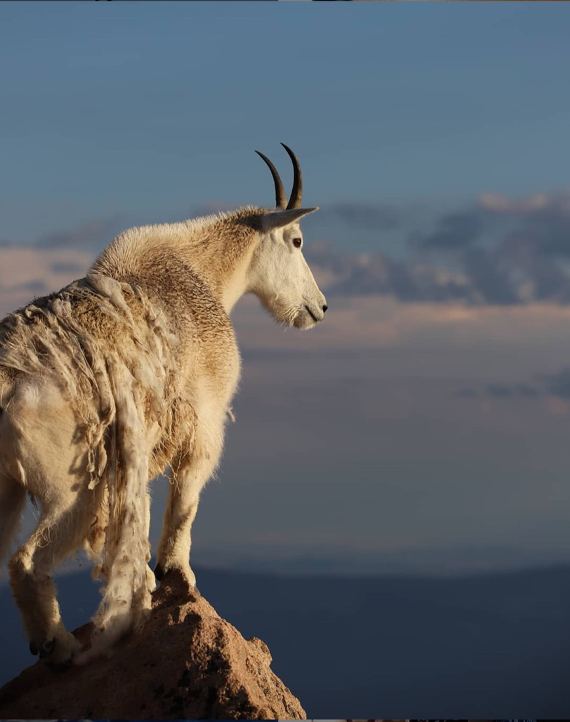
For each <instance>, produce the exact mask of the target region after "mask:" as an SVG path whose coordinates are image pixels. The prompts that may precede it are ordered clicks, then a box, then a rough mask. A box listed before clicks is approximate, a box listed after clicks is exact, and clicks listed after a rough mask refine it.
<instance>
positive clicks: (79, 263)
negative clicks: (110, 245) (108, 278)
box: [0, 245, 94, 317]
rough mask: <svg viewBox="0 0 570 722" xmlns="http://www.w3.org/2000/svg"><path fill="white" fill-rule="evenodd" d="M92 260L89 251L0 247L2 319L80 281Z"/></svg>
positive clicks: (0, 310) (0, 306)
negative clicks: (48, 294) (30, 303)
mask: <svg viewBox="0 0 570 722" xmlns="http://www.w3.org/2000/svg"><path fill="white" fill-rule="evenodd" d="M93 260H94V253H91V252H89V251H87V250H74V249H71V248H41V247H40V248H38V247H36V246H16V245H10V246H4V247H0V317H2V316H4V315H5V314H6V313H9V312H11V311H13V310H15V309H16V308H19V307H21V306H23V305H25V304H26V303H29V302H30V301H32V300H33V298H34V296H42V295H45V294H46V293H49V292H51V291H57V290H59V289H60V288H62V287H63V286H66V285H67V284H68V283H70V282H71V281H73V280H74V279H76V278H81V277H82V276H84V275H85V273H86V272H87V269H88V268H89V266H90V265H91V264H92V263H93Z"/></svg>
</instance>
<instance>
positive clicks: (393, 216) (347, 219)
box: [321, 201, 402, 231]
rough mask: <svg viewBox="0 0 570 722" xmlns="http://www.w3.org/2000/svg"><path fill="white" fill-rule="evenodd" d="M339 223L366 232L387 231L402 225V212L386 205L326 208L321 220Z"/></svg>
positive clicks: (337, 204)
mask: <svg viewBox="0 0 570 722" xmlns="http://www.w3.org/2000/svg"><path fill="white" fill-rule="evenodd" d="M327 217H328V218H331V219H333V220H335V221H340V222H341V223H344V224H345V225H347V226H349V227H351V228H355V229H356V228H361V229H364V230H368V231H375V230H378V231H389V230H392V229H394V228H398V227H399V226H400V225H401V223H402V211H401V210H400V208H398V207H397V206H395V205H391V204H388V203H376V204H372V203H357V202H354V201H350V202H339V203H334V204H332V205H329V206H327V207H326V208H324V209H323V211H322V213H321V218H322V219H324V220H326V219H327Z"/></svg>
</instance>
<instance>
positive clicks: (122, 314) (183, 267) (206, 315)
mask: <svg viewBox="0 0 570 722" xmlns="http://www.w3.org/2000/svg"><path fill="white" fill-rule="evenodd" d="M312 210H315V209H299V208H297V209H291V210H282V209H277V210H267V209H260V208H253V207H248V208H244V209H241V210H239V211H236V212H234V213H229V214H222V215H219V216H210V217H207V218H202V219H198V220H194V221H187V222H185V223H174V224H170V225H162V226H150V227H145V228H135V229H131V230H129V231H126V232H125V233H123V234H122V235H121V236H119V237H118V238H116V239H115V241H114V242H113V243H112V244H111V245H110V246H109V247H108V248H107V249H106V250H105V251H104V252H103V253H102V254H101V255H100V257H99V258H98V259H97V261H96V262H95V264H94V265H93V267H92V268H91V270H90V272H89V273H88V274H87V276H86V277H85V278H84V279H81V280H79V281H75V282H73V283H72V284H70V285H69V286H67V287H66V288H64V289H62V290H61V291H59V292H58V293H54V294H51V295H49V296H46V297H44V298H39V299H36V300H35V301H34V302H33V303H31V304H29V305H28V306H26V307H25V308H23V309H21V310H19V311H17V312H15V313H13V314H11V315H9V316H7V317H6V318H5V319H4V320H3V321H2V322H1V323H0V560H1V558H2V557H3V556H5V553H6V551H7V549H8V546H9V543H10V540H11V539H12V538H13V536H14V535H15V533H16V531H17V529H18V526H19V521H20V517H21V514H22V510H23V508H24V503H25V498H26V494H29V495H30V496H31V497H32V499H33V500H36V501H38V502H39V503H40V504H41V510H42V512H41V517H40V520H39V523H38V525H37V528H36V529H35V530H34V532H33V533H32V534H31V536H30V537H29V539H27V541H26V542H25V543H24V544H23V545H22V546H21V547H20V549H18V551H17V552H16V553H15V555H14V556H13V557H12V558H11V560H10V562H9V570H10V583H11V587H12V591H13V594H14V597H15V600H16V603H17V604H18V606H19V608H20V611H21V613H22V618H23V622H24V627H25V630H26V632H27V635H28V637H29V639H30V648H31V650H32V652H34V653H38V652H39V653H40V655H42V656H47V655H49V656H50V657H51V659H52V660H53V661H54V662H56V663H61V662H65V661H67V660H69V659H70V658H71V657H72V656H74V655H75V658H76V661H79V662H81V661H85V660H86V659H87V658H88V657H89V655H95V654H99V653H101V652H102V651H106V650H108V649H109V648H110V646H111V644H112V643H113V641H115V640H116V639H117V638H118V637H119V636H120V635H122V634H123V633H124V632H125V631H127V630H128V629H130V628H131V627H132V626H133V624H134V625H135V627H139V628H140V626H141V625H142V623H143V622H144V619H145V616H146V614H147V612H148V610H149V609H150V592H151V590H152V588H153V586H154V574H153V573H152V572H151V571H150V569H149V568H148V565H147V562H148V561H149V559H150V545H149V541H148V531H149V523H150V498H149V493H148V481H149V478H153V477H154V476H156V475H157V474H159V473H161V472H163V471H164V470H165V469H166V468H169V469H170V471H171V474H170V476H171V484H170V495H169V500H168V504H167V508H166V512H165V515H164V528H163V533H162V537H161V540H160V544H159V547H158V552H157V577H159V578H161V576H162V575H163V574H164V573H165V572H166V571H168V570H169V569H172V568H179V569H181V570H182V571H183V572H184V573H185V574H186V575H187V577H188V578H189V580H190V581H191V582H192V583H195V578H194V574H193V572H192V570H191V568H190V563H189V555H190V529H191V525H192V522H193V520H194V517H195V515H196V510H197V507H198V500H199V495H200V492H201V490H202V488H203V486H204V484H205V483H206V482H207V480H208V479H209V478H210V476H211V475H212V473H213V471H214V470H215V468H216V466H217V465H218V462H219V459H220V456H221V452H222V446H223V437H224V425H225V420H226V417H227V413H228V411H229V409H230V403H231V399H232V397H233V395H234V393H235V391H236V387H237V384H238V378H239V372H240V359H239V353H238V349H237V345H236V341H235V337H234V332H233V328H232V325H231V323H230V320H229V314H230V312H231V310H232V308H233V306H234V304H235V303H236V302H237V300H238V299H239V298H240V296H241V295H243V294H244V293H247V292H253V293H255V294H256V295H258V297H259V298H260V299H261V301H262V303H263V304H264V306H265V307H266V308H267V309H268V310H269V311H270V312H271V313H272V315H273V316H274V318H275V319H276V320H277V321H279V322H281V323H284V324H287V325H295V326H297V327H299V328H309V327H311V326H313V325H314V324H315V323H316V322H317V321H320V320H322V318H323V316H324V311H325V310H326V305H325V299H324V296H323V295H322V293H321V292H320V291H319V289H318V287H317V285H316V283H315V281H314V278H313V276H312V274H311V272H310V270H309V268H308V266H307V264H306V262H305V260H304V258H303V256H302V253H301V250H300V248H299V246H300V239H301V235H300V230H299V226H298V220H299V219H300V218H301V217H302V216H303V215H306V214H307V213H309V212H311V211H312ZM80 545H82V546H83V547H84V548H85V549H86V551H87V552H88V553H89V555H90V556H91V557H92V558H94V559H97V560H98V565H97V567H96V575H97V576H99V577H100V578H101V579H102V580H103V582H104V588H103V599H102V602H101V605H100V607H99V609H98V611H97V613H96V615H95V617H94V621H95V625H96V630H97V632H96V635H95V639H94V644H93V648H92V651H91V652H90V653H88V654H87V655H86V654H85V653H83V654H78V652H79V649H78V647H79V645H78V643H77V641H76V640H75V639H74V637H73V636H72V635H71V634H69V633H68V632H67V631H66V630H65V628H64V626H63V623H62V621H61V617H60V613H59V607H58V604H57V601H56V597H55V586H54V584H53V582H52V580H51V578H50V574H51V572H52V571H53V569H54V567H55V566H56V565H57V564H58V563H60V562H61V561H62V560H63V559H65V558H66V557H67V556H68V555H69V554H70V553H72V552H73V551H75V549H77V547H78V546H80Z"/></svg>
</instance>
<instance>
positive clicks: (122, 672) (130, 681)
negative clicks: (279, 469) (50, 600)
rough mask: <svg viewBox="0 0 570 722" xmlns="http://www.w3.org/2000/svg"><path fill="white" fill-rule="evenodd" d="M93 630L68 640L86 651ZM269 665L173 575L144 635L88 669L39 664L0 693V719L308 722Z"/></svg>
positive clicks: (255, 642) (159, 593) (259, 648)
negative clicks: (268, 721) (303, 721)
mask: <svg viewBox="0 0 570 722" xmlns="http://www.w3.org/2000/svg"><path fill="white" fill-rule="evenodd" d="M91 631H92V625H91V624H86V625H84V626H82V627H80V628H79V629H77V630H76V631H75V632H74V634H75V636H76V637H77V638H78V639H79V640H80V641H81V642H82V643H83V644H86V645H88V644H89V639H90V635H91ZM270 663H271V655H270V653H269V649H268V648H267V646H266V645H265V644H264V643H263V642H262V641H261V640H260V639H257V638H255V637H252V638H251V639H249V640H245V639H244V638H243V637H242V636H241V634H240V633H239V632H238V631H237V630H236V629H235V628H234V627H232V625H231V624H229V623H228V622H226V621H225V620H224V619H221V618H220V617H219V616H218V614H217V613H216V611H215V610H214V609H213V607H212V606H211V605H210V604H208V602H207V601H206V600H205V599H204V598H203V597H200V596H199V595H198V594H196V593H194V592H193V591H192V590H191V589H190V587H189V586H188V584H187V582H186V581H185V579H184V578H183V577H182V575H180V574H177V573H174V572H170V573H169V574H168V575H167V576H166V577H165V578H164V580H163V581H162V582H161V584H160V587H159V588H158V589H157V590H156V591H155V592H154V594H153V606H152V612H151V615H150V618H149V619H148V621H147V623H146V626H145V628H144V630H143V632H142V633H141V634H140V635H135V634H133V635H130V636H129V637H127V638H125V639H123V640H121V641H120V642H119V643H118V644H117V646H116V648H115V651H114V653H113V656H112V657H110V658H101V659H96V660H93V661H91V662H89V663H88V664H87V665H85V666H84V667H78V666H72V667H70V668H69V669H67V670H65V671H63V672H61V671H60V672H58V671H54V670H52V669H51V668H50V667H49V666H48V665H47V664H46V662H45V661H43V660H40V661H38V662H37V663H36V664H34V665H33V666H32V667H28V669H25V670H24V671H23V672H22V673H21V674H20V675H19V676H18V677H16V678H14V679H13V680H11V681H10V682H8V683H7V684H6V685H4V687H2V689H1V690H0V719H56V718H57V719H62V718H67V719H69V718H74V719H89V718H96V719H97V718H98V719H306V714H305V711H304V710H303V708H302V707H301V705H300V703H299V700H298V699H297V698H296V697H294V696H293V695H292V694H291V692H290V691H289V689H288V688H287V687H286V686H285V685H284V684H283V682H281V680H280V679H279V678H278V677H276V675H275V674H273V672H272V671H271V669H270V666H269V665H270Z"/></svg>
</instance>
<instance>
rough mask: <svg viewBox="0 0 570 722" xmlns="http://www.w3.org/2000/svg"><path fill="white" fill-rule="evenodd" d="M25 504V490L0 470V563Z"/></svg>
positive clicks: (16, 529)
mask: <svg viewBox="0 0 570 722" xmlns="http://www.w3.org/2000/svg"><path fill="white" fill-rule="evenodd" d="M25 504H26V490H25V489H24V487H23V486H22V485H21V484H20V483H19V482H18V481H16V480H15V479H12V478H11V477H10V476H4V475H3V474H2V472H1V470H0V563H3V562H4V559H6V556H7V554H8V548H9V546H10V542H11V541H12V539H13V538H14V536H15V534H16V533H17V532H18V529H19V527H20V521H21V518H22V512H23V511H24V506H25Z"/></svg>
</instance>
